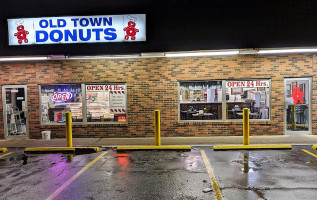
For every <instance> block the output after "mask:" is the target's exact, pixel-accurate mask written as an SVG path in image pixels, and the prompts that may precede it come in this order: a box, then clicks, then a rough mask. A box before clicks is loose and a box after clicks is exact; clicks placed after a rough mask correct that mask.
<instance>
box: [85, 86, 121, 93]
mask: <svg viewBox="0 0 317 200" xmlns="http://www.w3.org/2000/svg"><path fill="white" fill-rule="evenodd" d="M113 90H116V91H123V92H125V85H86V91H87V92H103V91H113Z"/></svg>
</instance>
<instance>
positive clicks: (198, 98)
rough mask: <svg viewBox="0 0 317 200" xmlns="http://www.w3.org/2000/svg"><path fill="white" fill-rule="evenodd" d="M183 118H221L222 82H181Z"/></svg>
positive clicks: (180, 97)
mask: <svg viewBox="0 0 317 200" xmlns="http://www.w3.org/2000/svg"><path fill="white" fill-rule="evenodd" d="M179 86H180V87H179V90H180V91H179V92H180V96H179V100H180V119H181V120H221V119H222V82H221V81H200V82H181V83H180V85H179Z"/></svg>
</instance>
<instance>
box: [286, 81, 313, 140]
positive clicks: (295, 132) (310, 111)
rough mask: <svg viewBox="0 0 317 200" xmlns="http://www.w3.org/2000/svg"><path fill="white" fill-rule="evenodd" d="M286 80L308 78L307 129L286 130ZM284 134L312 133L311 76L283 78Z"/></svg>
mask: <svg viewBox="0 0 317 200" xmlns="http://www.w3.org/2000/svg"><path fill="white" fill-rule="evenodd" d="M288 80H308V85H309V90H308V91H309V106H308V109H309V114H308V115H309V121H308V123H309V126H308V131H288V130H287V108H286V105H287V104H286V81H288ZM283 85H284V135H311V134H312V78H311V77H290V78H284V84H283Z"/></svg>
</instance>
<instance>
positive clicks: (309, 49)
mask: <svg viewBox="0 0 317 200" xmlns="http://www.w3.org/2000/svg"><path fill="white" fill-rule="evenodd" d="M310 52H317V49H316V48H315V49H313V48H307V49H267V50H260V51H259V54H277V53H310Z"/></svg>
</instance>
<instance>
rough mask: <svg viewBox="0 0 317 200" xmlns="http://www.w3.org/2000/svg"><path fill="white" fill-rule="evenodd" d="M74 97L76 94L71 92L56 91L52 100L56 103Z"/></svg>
mask: <svg viewBox="0 0 317 200" xmlns="http://www.w3.org/2000/svg"><path fill="white" fill-rule="evenodd" d="M72 99H74V94H73V93H71V92H54V94H53V96H52V101H53V102H55V103H63V102H67V101H70V100H72Z"/></svg>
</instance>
